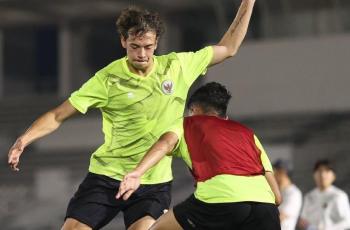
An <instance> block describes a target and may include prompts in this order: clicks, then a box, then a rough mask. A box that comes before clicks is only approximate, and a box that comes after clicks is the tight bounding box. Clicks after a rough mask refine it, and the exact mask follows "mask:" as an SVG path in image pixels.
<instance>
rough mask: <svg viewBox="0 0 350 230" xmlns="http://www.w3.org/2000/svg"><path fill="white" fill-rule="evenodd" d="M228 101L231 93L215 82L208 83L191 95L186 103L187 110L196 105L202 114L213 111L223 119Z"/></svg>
mask: <svg viewBox="0 0 350 230" xmlns="http://www.w3.org/2000/svg"><path fill="white" fill-rule="evenodd" d="M230 99H231V93H230V92H229V91H228V90H227V89H226V87H225V86H223V85H221V84H220V83H217V82H210V83H207V84H205V85H204V86H202V87H200V88H199V89H197V90H196V91H195V92H194V93H193V94H192V96H191V97H190V99H189V100H188V102H187V108H190V107H191V106H192V105H198V106H200V107H201V108H202V109H203V110H204V112H209V111H215V112H217V113H218V115H219V116H220V117H225V116H226V111H227V105H228V103H229V101H230Z"/></svg>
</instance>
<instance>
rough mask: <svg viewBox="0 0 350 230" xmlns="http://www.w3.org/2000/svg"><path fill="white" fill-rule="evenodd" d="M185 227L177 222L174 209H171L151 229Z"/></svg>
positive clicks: (171, 229) (179, 229)
mask: <svg viewBox="0 0 350 230" xmlns="http://www.w3.org/2000/svg"><path fill="white" fill-rule="evenodd" d="M182 229H183V228H182V227H181V225H180V224H179V223H178V222H177V220H176V218H175V215H174V212H173V210H172V209H171V210H169V211H168V212H167V213H165V214H164V215H162V216H161V217H160V218H159V219H158V220H157V221H156V222H155V223H154V224H153V225H152V227H151V228H150V230H182Z"/></svg>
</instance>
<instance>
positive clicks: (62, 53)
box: [0, 0, 350, 230]
mask: <svg viewBox="0 0 350 230" xmlns="http://www.w3.org/2000/svg"><path fill="white" fill-rule="evenodd" d="M130 4H134V5H139V6H144V7H145V8H148V9H152V10H156V11H159V12H160V14H161V16H162V17H163V19H164V21H165V23H166V27H167V29H166V33H165V34H164V36H163V37H162V38H161V40H160V45H159V48H158V50H157V53H158V54H165V53H168V52H171V51H195V50H197V49H199V48H201V47H203V46H205V45H210V44H215V43H216V42H218V41H219V39H220V38H221V36H222V35H223V33H224V32H225V31H226V29H227V28H228V27H229V25H230V23H231V22H232V20H233V17H234V15H235V13H236V10H237V9H238V6H239V4H240V1H239V0H235V1H233V0H215V1H213V0H176V1H173V0H134V1H130V0H129V1H127V0H119V1H116V0H56V1H47V0H46V1H45V0H0V151H1V154H0V160H1V161H0V226H1V229H8V230H22V229H46V230H47V229H59V228H60V226H61V224H62V223H63V218H64V214H65V211H66V206H67V204H68V201H69V199H70V198H71V196H72V195H73V193H74V191H76V189H77V186H78V184H79V183H80V182H81V181H82V179H83V177H84V176H85V174H86V173H87V169H88V162H89V157H90V155H91V153H92V152H93V151H94V150H95V149H96V148H97V147H98V146H99V145H100V144H102V140H103V137H102V132H101V119H100V114H99V112H97V111H90V112H89V113H88V115H86V116H76V117H74V118H72V119H70V120H69V121H67V122H65V123H64V125H63V126H62V127H61V128H60V129H59V130H58V131H57V132H55V133H53V134H52V135H50V136H48V137H45V138H43V139H41V140H40V141H38V142H36V143H34V144H32V145H30V146H29V147H28V148H27V149H26V151H25V154H24V155H22V159H21V165H20V167H21V171H20V172H18V173H13V172H11V171H10V170H9V168H8V166H7V153H8V149H9V148H10V146H11V145H12V144H13V142H14V141H15V139H16V137H17V136H18V135H20V134H21V133H22V132H23V131H24V130H25V129H26V128H27V127H28V126H29V125H30V124H31V122H32V121H33V120H34V119H35V118H36V117H38V116H39V115H41V114H42V113H43V112H45V111H47V110H49V109H51V108H53V107H55V106H57V105H58V104H59V103H61V102H62V101H64V100H65V99H66V98H67V97H68V96H69V95H70V93H71V92H73V91H74V90H76V89H78V88H79V87H80V86H81V85H82V83H84V82H85V81H87V80H88V79H89V78H90V77H91V76H93V75H94V73H95V72H96V71H97V70H99V69H100V68H102V67H104V66H105V65H107V64H108V63H110V62H111V61H113V60H115V59H118V58H120V57H122V56H124V55H125V53H124V50H123V49H122V48H121V46H120V42H119V37H118V34H117V32H116V28H115V20H116V18H117V16H118V15H119V12H120V11H121V10H122V9H123V8H125V7H127V6H129V5H130ZM349 15H350V1H349V0H264V1H257V2H256V7H255V11H254V15H253V18H252V21H251V25H250V28H249V32H248V35H247V38H246V40H245V42H244V44H243V46H242V47H241V49H240V51H239V53H238V55H237V56H235V57H234V58H232V59H229V60H228V61H226V62H225V63H223V64H220V65H217V66H215V67H213V68H211V69H210V70H209V71H208V73H207V76H206V77H205V78H201V79H200V80H199V81H198V82H196V84H195V86H194V87H198V85H201V84H203V83H205V82H209V81H218V82H221V83H224V84H225V85H226V86H227V87H228V88H229V89H230V90H231V92H232V95H233V100H232V102H231V104H230V108H229V115H230V117H231V118H233V119H236V120H239V121H241V122H243V123H244V124H246V125H248V126H250V127H251V128H253V129H254V130H255V131H256V134H257V136H258V137H260V139H261V142H262V144H263V145H264V146H265V148H266V150H267V152H268V153H269V156H270V159H271V161H274V160H275V159H277V158H283V159H286V160H289V161H291V162H292V163H293V167H294V174H293V179H294V181H295V183H296V184H297V185H298V186H299V188H300V189H301V190H302V191H303V192H306V191H308V190H310V189H311V188H313V187H314V182H313V179H312V168H313V164H314V162H315V161H316V160H318V159H320V158H324V157H327V158H330V159H331V160H332V161H333V162H334V163H335V166H336V170H337V176H338V177H337V181H336V185H337V186H339V187H340V188H342V189H344V190H345V191H346V192H347V193H349V192H350V182H349V180H348V178H349V176H350V169H349V163H348V162H349V160H350V154H349V152H350V142H349V137H350V100H349V97H350V92H349V86H350V62H349V60H350V17H349ZM173 167H174V176H175V182H174V188H173V194H174V196H173V197H174V198H173V204H174V203H177V202H179V201H181V200H183V199H184V198H186V197H187V196H188V195H189V194H190V193H191V192H192V191H193V181H192V179H191V178H190V176H189V174H188V171H187V169H186V167H185V166H184V164H183V163H182V162H181V161H180V160H175V162H174V165H173ZM105 229H114V230H116V229H124V228H123V220H122V218H121V216H119V217H118V218H117V219H116V220H115V221H113V222H112V223H110V224H109V225H108V226H107V227H106V228H105Z"/></svg>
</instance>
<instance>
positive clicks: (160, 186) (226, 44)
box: [8, 0, 255, 230]
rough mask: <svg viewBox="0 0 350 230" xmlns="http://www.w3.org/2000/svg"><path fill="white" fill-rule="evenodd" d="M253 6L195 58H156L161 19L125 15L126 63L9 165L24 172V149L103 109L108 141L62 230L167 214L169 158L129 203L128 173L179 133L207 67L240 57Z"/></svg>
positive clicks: (58, 111) (81, 93) (29, 135)
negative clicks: (122, 192)
mask: <svg viewBox="0 0 350 230" xmlns="http://www.w3.org/2000/svg"><path fill="white" fill-rule="evenodd" d="M254 3H255V0H242V3H241V6H240V8H239V10H238V13H237V16H236V18H235V20H234V21H233V22H232V24H231V26H230V27H229V29H228V31H227V32H226V33H225V34H224V36H223V37H222V39H221V40H220V42H219V43H218V44H216V45H213V46H207V47H204V48H203V49H200V50H198V51H197V52H183V53H174V52H173V53H170V54H166V55H162V56H156V55H154V51H155V50H156V48H157V43H158V39H159V37H160V35H161V33H162V31H163V26H162V22H161V21H160V19H159V16H158V15H157V14H156V13H152V12H149V11H146V10H141V9H138V8H128V9H125V10H124V11H122V13H121V15H120V17H119V18H118V20H117V28H118V32H119V34H120V41H121V44H122V46H123V47H124V48H125V49H126V57H124V58H121V59H118V60H116V61H114V62H112V63H110V64H109V65H107V66H106V67H105V68H103V69H101V70H100V71H98V72H97V73H96V74H95V75H94V76H93V77H92V78H91V79H89V80H88V81H87V82H86V83H85V84H84V85H83V86H82V87H81V88H80V89H79V90H77V91H75V92H73V93H72V95H71V96H70V97H69V98H68V100H66V101H65V102H63V103H62V104H61V105H59V106H58V107H56V108H54V109H53V110H51V111H49V112H47V113H45V114H44V115H42V116H41V117H39V118H38V119H37V120H36V121H34V123H33V124H32V125H31V126H30V127H29V129H27V131H26V132H25V133H24V134H22V135H21V136H20V137H18V139H17V140H16V142H15V143H14V145H13V146H12V147H11V149H10V150H9V153H8V163H9V165H10V167H11V168H12V169H13V170H15V171H18V170H19V168H18V164H19V159H20V156H21V154H22V153H23V151H24V149H25V148H26V146H28V145H29V144H30V143H32V142H34V141H35V140H37V139H39V138H41V137H43V136H46V135H48V134H50V133H52V132H53V131H55V130H56V129H57V128H58V127H59V126H60V125H61V124H62V122H63V121H65V120H66V119H67V118H69V117H71V116H72V115H74V114H76V113H83V114H85V113H86V112H87V111H88V110H89V109H94V108H98V109H100V111H101V113H102V123H103V128H102V130H103V133H104V135H105V139H104V140H105V142H104V144H102V145H101V146H100V147H99V148H98V149H97V150H96V151H95V152H94V153H93V154H92V156H91V160H90V167H89V173H88V174H87V176H86V178H85V179H84V181H83V182H82V183H81V185H80V186H79V189H78V191H77V192H76V193H75V194H74V196H73V197H72V199H71V201H70V202H69V205H68V208H67V214H66V219H65V222H64V225H63V227H62V229H63V230H67V229H100V228H101V227H103V226H104V225H106V224H107V223H109V222H110V221H111V220H112V219H113V218H114V217H115V216H116V215H117V214H118V212H120V211H122V212H123V213H124V222H125V225H126V228H127V229H129V230H135V229H136V230H138V229H147V228H148V227H149V226H151V225H152V224H153V223H154V221H155V219H157V218H158V217H159V216H160V215H161V214H162V213H163V211H164V210H165V209H168V207H169V204H170V188H171V181H172V173H171V157H170V156H168V157H165V158H163V159H162V160H161V161H160V163H159V164H157V165H156V166H155V167H153V168H152V169H151V170H149V171H148V172H147V173H146V174H145V175H144V176H143V177H142V179H141V184H142V186H141V188H140V189H139V190H138V191H137V192H136V193H135V194H134V195H133V196H132V197H131V198H130V199H129V200H128V201H123V200H121V199H119V200H116V199H115V198H114V197H115V194H116V192H117V190H118V187H119V184H120V181H121V180H122V179H123V177H124V175H125V174H126V173H127V172H129V171H131V170H132V169H133V168H135V166H136V165H137V164H138V163H139V162H140V160H141V159H142V157H143V156H144V154H145V153H146V152H147V150H148V149H150V148H151V146H152V145H153V144H154V143H155V142H156V140H157V139H158V138H159V137H160V136H161V135H162V134H164V133H166V132H172V133H175V134H176V135H178V136H180V135H181V132H182V129H181V124H182V116H183V111H184V106H185V100H186V97H187V93H188V90H189V88H190V86H191V85H192V83H193V82H194V81H195V80H196V78H197V77H198V76H200V75H201V74H203V73H205V71H206V69H207V67H209V66H211V65H214V64H217V63H220V62H222V61H223V60H225V59H227V58H229V57H232V56H234V55H235V54H236V53H237V51H238V49H239V47H240V45H241V43H242V41H243V39H244V37H245V34H246V32H247V28H248V24H249V20H250V18H251V14H252V10H253V6H254ZM179 127H180V128H179Z"/></svg>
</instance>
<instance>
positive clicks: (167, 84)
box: [162, 80, 174, 95]
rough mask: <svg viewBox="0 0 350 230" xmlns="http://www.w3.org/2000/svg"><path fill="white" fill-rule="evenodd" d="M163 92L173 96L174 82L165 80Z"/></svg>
mask: <svg viewBox="0 0 350 230" xmlns="http://www.w3.org/2000/svg"><path fill="white" fill-rule="evenodd" d="M162 91H163V93H164V94H166V95H170V94H173V92H174V83H173V81H172V80H165V81H163V82H162Z"/></svg>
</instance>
